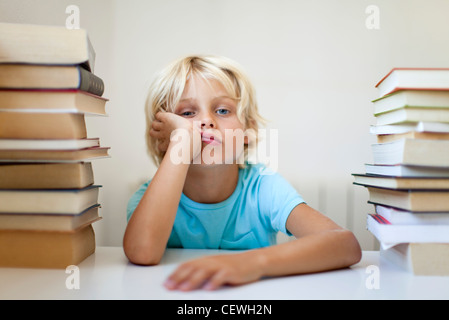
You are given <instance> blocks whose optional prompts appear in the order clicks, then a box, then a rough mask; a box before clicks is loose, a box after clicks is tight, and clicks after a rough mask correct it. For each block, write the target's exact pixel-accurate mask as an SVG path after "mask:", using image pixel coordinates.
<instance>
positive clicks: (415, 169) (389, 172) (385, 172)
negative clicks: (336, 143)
mask: <svg viewBox="0 0 449 320" xmlns="http://www.w3.org/2000/svg"><path fill="white" fill-rule="evenodd" d="M365 172H366V174H371V175H381V176H394V177H431V178H435V177H440V178H449V168H442V167H426V166H409V165H402V164H397V165H376V164H365Z"/></svg>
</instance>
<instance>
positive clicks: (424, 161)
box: [372, 139, 449, 168]
mask: <svg viewBox="0 0 449 320" xmlns="http://www.w3.org/2000/svg"><path fill="white" fill-rule="evenodd" d="M372 152H373V159H374V163H375V164H387V165H396V164H407V165H419V166H435V167H448V168H449V140H424V139H423V140H421V139H400V140H396V141H393V142H388V143H377V144H373V145H372Z"/></svg>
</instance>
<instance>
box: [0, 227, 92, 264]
mask: <svg viewBox="0 0 449 320" xmlns="http://www.w3.org/2000/svg"><path fill="white" fill-rule="evenodd" d="M0 243H1V245H0V266H1V267H9V268H11V267H14V268H16V267H20V268H25V267H26V268H54V269H61V268H62V269H65V268H66V267H67V266H69V265H77V264H79V263H80V262H81V261H83V260H84V259H86V258H87V257H89V256H90V255H91V254H93V253H94V252H95V233H94V230H93V228H92V225H88V226H86V227H85V228H82V229H79V230H77V231H76V232H55V231H34V230H0Z"/></svg>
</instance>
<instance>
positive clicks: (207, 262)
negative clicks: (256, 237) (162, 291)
mask: <svg viewBox="0 0 449 320" xmlns="http://www.w3.org/2000/svg"><path fill="white" fill-rule="evenodd" d="M254 262H256V263H257V259H255V258H252V257H249V259H248V257H245V254H225V255H218V256H209V257H203V258H199V259H195V260H192V261H189V262H186V263H183V264H181V265H180V266H179V267H178V268H177V269H176V270H175V272H173V273H172V274H171V275H170V277H169V278H168V279H167V280H166V281H165V283H164V286H165V287H166V288H167V289H169V290H181V291H190V290H194V289H199V288H202V289H206V290H214V289H217V288H219V287H221V286H223V285H239V284H245V283H250V282H254V281H257V280H259V279H260V278H261V276H262V268H261V267H260V266H258V265H257V264H254Z"/></svg>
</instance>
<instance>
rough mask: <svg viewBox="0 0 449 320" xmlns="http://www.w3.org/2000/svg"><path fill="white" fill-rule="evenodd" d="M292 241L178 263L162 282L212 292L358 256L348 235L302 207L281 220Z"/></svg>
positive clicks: (335, 266)
mask: <svg viewBox="0 0 449 320" xmlns="http://www.w3.org/2000/svg"><path fill="white" fill-rule="evenodd" d="M287 229H288V230H289V231H290V232H291V233H292V234H293V235H295V236H296V237H297V239H296V240H294V241H291V242H287V243H283V244H280V245H276V246H271V247H266V248H261V249H255V250H249V251H246V252H243V253H238V254H229V255H220V256H209V257H204V258H200V259H196V260H192V261H190V262H187V263H185V264H182V265H181V266H180V267H179V268H178V269H177V270H176V271H175V272H174V273H173V274H172V275H171V276H170V277H169V278H168V279H167V281H166V284H165V285H166V287H167V288H169V289H179V290H192V289H196V288H199V287H202V286H203V287H204V288H205V289H216V288H218V287H220V286H222V285H224V284H233V285H234V284H244V283H249V282H253V281H256V280H258V279H260V278H261V277H264V276H286V275H293V274H301V273H310V272H319V271H325V270H332V269H338V268H344V267H348V266H350V265H352V264H355V263H357V262H358V261H359V260H360V258H361V250H360V246H359V244H358V241H357V239H356V238H355V237H354V235H353V234H352V232H350V231H348V230H345V229H342V228H340V227H339V226H338V225H337V224H335V223H334V222H333V221H332V220H330V219H329V218H327V217H326V216H324V215H322V214H321V213H319V212H318V211H316V210H314V209H312V208H311V207H309V206H307V205H306V204H300V205H298V206H297V207H296V208H295V209H293V211H292V212H291V214H290V216H289V218H288V219H287Z"/></svg>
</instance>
